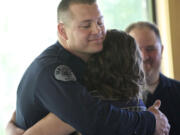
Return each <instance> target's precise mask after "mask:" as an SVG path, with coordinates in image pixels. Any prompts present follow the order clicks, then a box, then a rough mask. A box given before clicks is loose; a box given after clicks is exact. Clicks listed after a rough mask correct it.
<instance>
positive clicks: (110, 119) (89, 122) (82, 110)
mask: <svg viewBox="0 0 180 135" xmlns="http://www.w3.org/2000/svg"><path fill="white" fill-rule="evenodd" d="M43 73H44V74H41V77H40V78H41V79H39V82H38V85H39V90H38V91H37V93H36V99H37V101H38V102H40V104H42V105H43V107H45V108H46V109H47V110H48V111H49V112H52V113H54V114H55V115H56V116H58V117H59V118H60V119H62V120H63V121H65V122H66V123H68V124H70V125H71V126H72V127H74V128H75V129H77V130H78V131H80V132H81V133H82V134H86V135H92V134H93V135H96V134H98V135H99V134H104V135H106V134H108V135H109V134H119V135H120V134H126V135H130V134H133V133H137V134H138V135H144V134H146V135H151V134H153V133H154V131H155V117H154V115H153V114H152V113H150V112H147V111H145V112H139V113H137V112H128V111H124V110H121V109H119V108H116V107H114V106H112V105H110V104H108V103H104V102H102V101H101V100H99V99H95V98H92V97H91V96H90V95H89V94H88V92H87V90H86V88H85V87H84V86H82V85H81V84H79V83H78V82H76V81H67V82H64V81H60V80H56V79H55V77H54V76H53V75H54V71H49V70H47V71H45V72H43ZM46 73H47V74H48V73H49V75H47V74H46Z"/></svg>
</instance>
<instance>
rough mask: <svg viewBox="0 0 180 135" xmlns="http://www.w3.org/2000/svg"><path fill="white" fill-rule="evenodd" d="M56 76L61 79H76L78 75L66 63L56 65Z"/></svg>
mask: <svg viewBox="0 0 180 135" xmlns="http://www.w3.org/2000/svg"><path fill="white" fill-rule="evenodd" d="M54 76H55V78H56V79H57V80H60V81H76V77H75V75H74V73H73V72H72V70H71V69H70V67H68V66H66V65H59V66H58V67H56V69H55V72H54Z"/></svg>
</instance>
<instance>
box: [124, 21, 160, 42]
mask: <svg viewBox="0 0 180 135" xmlns="http://www.w3.org/2000/svg"><path fill="white" fill-rule="evenodd" d="M144 27H146V28H149V29H150V30H152V31H154V33H155V34H156V37H157V39H158V40H159V42H160V43H161V44H162V42H161V36H160V33H159V29H158V27H157V26H156V25H155V24H153V23H150V22H143V21H140V22H136V23H132V24H130V25H129V26H128V27H127V28H126V30H125V31H126V32H127V33H130V32H131V31H132V30H133V29H135V28H138V29H141V28H144Z"/></svg>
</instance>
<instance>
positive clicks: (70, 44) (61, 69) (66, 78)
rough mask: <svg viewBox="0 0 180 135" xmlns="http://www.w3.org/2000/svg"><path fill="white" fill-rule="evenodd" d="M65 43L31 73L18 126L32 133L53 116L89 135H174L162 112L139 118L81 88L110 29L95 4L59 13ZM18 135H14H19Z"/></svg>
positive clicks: (66, 6)
mask: <svg viewBox="0 0 180 135" xmlns="http://www.w3.org/2000/svg"><path fill="white" fill-rule="evenodd" d="M58 37H59V41H58V42H57V43H55V44H54V45H52V46H50V47H49V48H47V49H46V50H45V51H44V52H42V53H41V54H40V56H39V57H37V58H36V59H35V60H34V61H33V63H32V64H31V65H30V66H29V68H28V69H27V70H26V72H25V74H24V76H23V78H22V80H21V82H20V84H19V87H18V92H17V106H16V120H15V123H16V125H17V126H18V127H20V128H22V129H25V130H26V129H28V128H29V127H31V126H32V125H34V124H35V123H36V122H37V121H39V120H41V119H42V118H43V117H45V116H46V115H47V114H48V113H49V112H52V113H53V114H55V115H56V116H57V117H58V118H59V119H61V120H63V121H64V122H65V123H67V124H69V125H71V126H72V127H74V128H75V129H76V130H77V131H79V132H81V133H82V134H86V135H96V134H98V135H101V134H104V135H106V134H108V135H109V134H119V135H120V134H126V135H132V134H138V135H145V134H146V135H148V134H149V135H151V134H154V133H155V134H168V132H169V124H168V121H167V119H166V117H165V116H164V115H163V114H162V113H161V112H160V111H159V110H158V105H155V106H152V107H150V109H149V111H151V112H152V113H153V114H154V115H153V114H152V113H150V112H149V111H144V112H139V113H135V112H134V113H133V112H128V111H123V110H121V109H119V108H116V107H114V106H113V105H111V104H108V103H105V102H103V101H101V100H100V99H95V98H92V97H91V96H90V95H89V94H88V92H87V90H86V88H85V87H84V86H83V85H82V84H81V82H82V76H83V71H84V69H85V62H86V61H87V60H88V58H89V57H90V56H91V55H92V54H93V53H96V52H99V51H101V50H102V49H103V44H102V43H103V40H104V37H105V28H104V23H103V16H102V15H101V13H100V11H99V9H98V5H97V4H96V1H95V0H62V1H61V3H60V5H59V7H58ZM13 134H14V133H13Z"/></svg>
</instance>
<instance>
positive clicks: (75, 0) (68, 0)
mask: <svg viewBox="0 0 180 135" xmlns="http://www.w3.org/2000/svg"><path fill="white" fill-rule="evenodd" d="M95 2H96V0H61V2H60V3H59V5H58V8H57V21H58V22H60V21H64V20H65V19H66V17H67V12H68V10H69V7H70V5H71V4H93V3H95Z"/></svg>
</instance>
